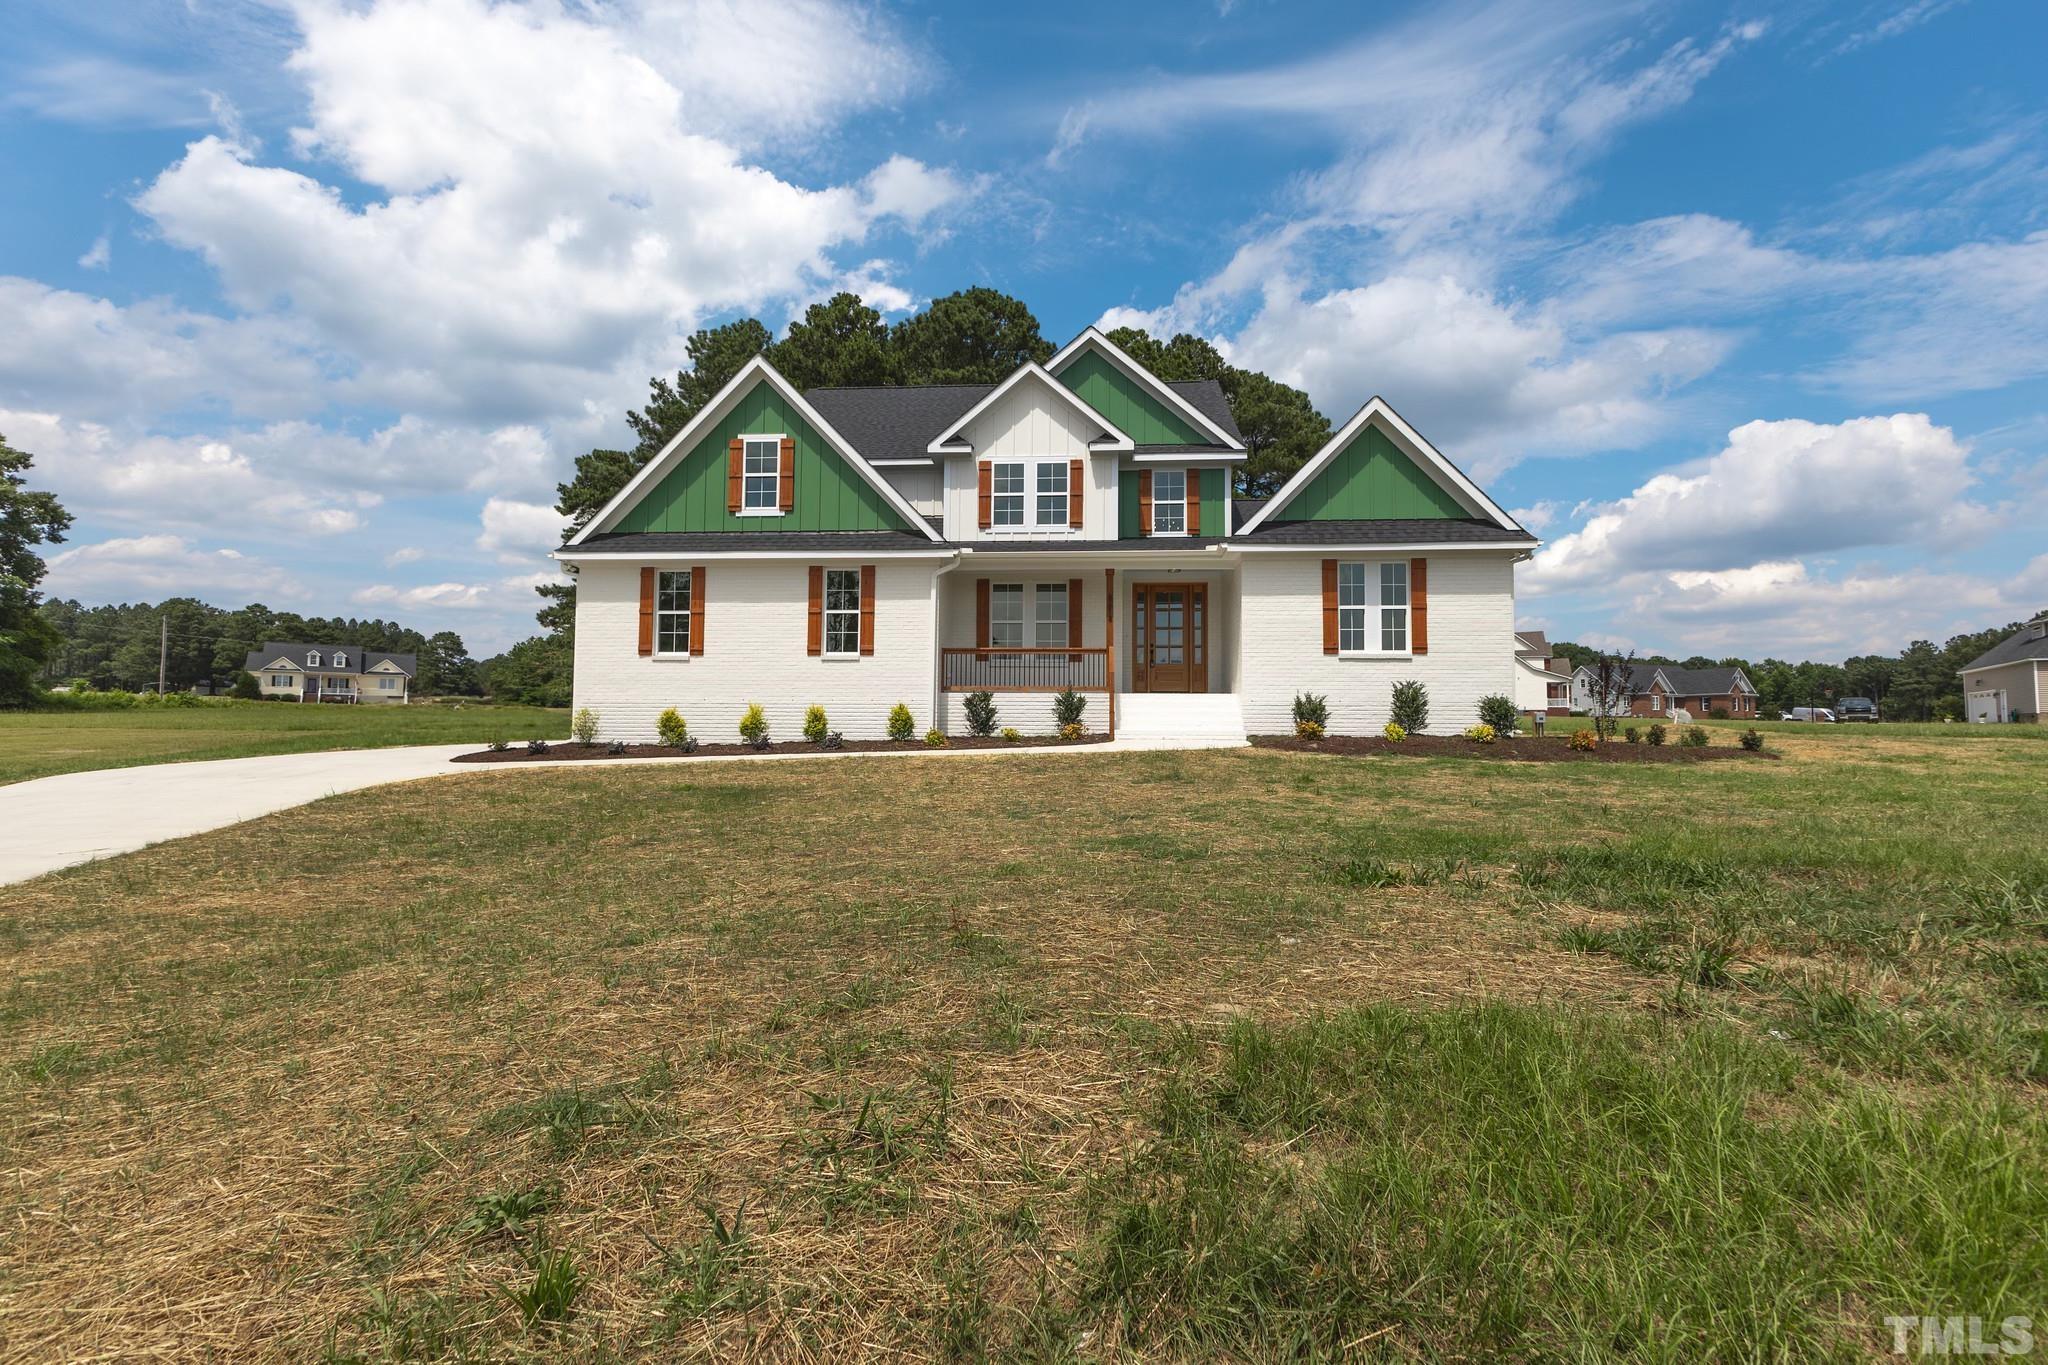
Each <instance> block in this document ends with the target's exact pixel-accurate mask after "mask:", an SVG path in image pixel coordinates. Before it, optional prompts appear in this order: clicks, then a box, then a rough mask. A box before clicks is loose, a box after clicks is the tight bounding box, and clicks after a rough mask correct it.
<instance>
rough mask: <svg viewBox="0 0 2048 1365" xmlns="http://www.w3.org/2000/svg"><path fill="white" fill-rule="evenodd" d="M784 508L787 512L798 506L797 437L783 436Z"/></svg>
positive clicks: (782, 482)
mask: <svg viewBox="0 0 2048 1365" xmlns="http://www.w3.org/2000/svg"><path fill="white" fill-rule="evenodd" d="M778 482H779V483H780V485H781V488H782V510H783V511H785V512H787V511H790V510H791V509H793V508H794V507H795V506H796V437H794V436H785V437H783V438H782V478H781V479H780V480H778Z"/></svg>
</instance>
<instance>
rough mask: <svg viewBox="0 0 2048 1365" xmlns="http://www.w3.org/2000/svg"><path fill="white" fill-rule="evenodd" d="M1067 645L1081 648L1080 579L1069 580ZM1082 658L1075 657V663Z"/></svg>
mask: <svg viewBox="0 0 2048 1365" xmlns="http://www.w3.org/2000/svg"><path fill="white" fill-rule="evenodd" d="M1067 644H1068V645H1070V646H1071V647H1073V648H1074V649H1079V648H1080V647H1081V580H1080V579H1078V578H1069V579H1068V580H1067ZM1080 657H1081V656H1080V655H1078V654H1077V655H1075V656H1074V660H1075V662H1077V663H1078V662H1079V661H1080Z"/></svg>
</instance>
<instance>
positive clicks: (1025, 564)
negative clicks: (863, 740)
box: [938, 550, 1243, 739]
mask: <svg viewBox="0 0 2048 1365" xmlns="http://www.w3.org/2000/svg"><path fill="white" fill-rule="evenodd" d="M1237 584H1238V578H1237V573H1236V570H1235V569H1234V567H1231V566H1226V565H1220V564H1218V563H1217V561H1216V557H1215V556H1214V555H1213V554H1205V553H1202V552H1190V553H1184V554H1159V555H1152V554H1147V555H1145V556H1144V557H1143V558H1142V559H1141V558H1139V557H1138V556H1136V555H1133V554H1128V553H1126V554H1117V555H1114V556H1109V555H1102V554H1090V553H1087V552H1079V551H1074V552H1059V551H1051V550H1047V551H1037V552H1023V553H1010V554H993V553H977V554H975V555H974V556H973V557H972V558H971V559H970V560H969V561H968V562H967V563H966V564H965V565H963V566H962V567H961V568H960V569H959V570H957V571H955V572H953V573H950V574H948V575H946V577H944V578H942V579H941V580H940V586H939V598H940V600H939V616H938V626H939V639H940V649H939V659H938V685H939V692H940V695H941V701H942V706H943V716H944V725H945V728H946V729H947V730H948V731H949V732H952V733H959V732H961V731H963V730H964V729H965V728H966V718H965V711H964V701H965V698H966V696H967V695H968V694H970V693H973V692H977V691H986V692H990V693H993V694H994V695H995V697H996V702H997V709H998V722H997V723H998V724H999V725H1002V726H1015V727H1016V728H1017V729H1019V730H1021V731H1023V732H1024V733H1027V734H1038V733H1048V732H1050V731H1051V730H1052V729H1054V728H1055V725H1054V720H1053V714H1052V697H1053V695H1054V694H1056V693H1059V692H1061V691H1064V690H1066V689H1068V688H1072V689H1073V690H1074V691H1077V692H1080V693H1082V694H1083V695H1085V696H1087V697H1088V699H1089V703H1088V709H1087V711H1086V713H1085V717H1084V723H1086V724H1087V725H1088V727H1089V728H1090V729H1094V730H1103V731H1107V732H1108V733H1110V734H1111V735H1119V734H1121V735H1126V736H1127V737H1138V736H1137V735H1136V734H1135V733H1134V731H1133V730H1132V729H1131V728H1130V727H1129V726H1128V725H1127V724H1126V718H1127V717H1132V718H1135V719H1141V720H1142V722H1143V724H1142V728H1143V729H1144V730H1146V731H1147V732H1150V733H1152V735H1153V737H1157V738H1162V739H1163V738H1169V737H1173V736H1175V735H1177V734H1179V733H1181V732H1182V731H1186V732H1188V733H1198V734H1201V735H1204V736H1207V735H1209V734H1210V733H1211V732H1214V733H1215V734H1217V735H1218V736H1221V735H1225V734H1227V733H1229V732H1231V731H1232V730H1233V728H1234V730H1235V733H1236V735H1237V737H1238V738H1239V739H1241V738H1242V734H1243V725H1242V720H1241V718H1238V717H1237V716H1236V712H1235V707H1234V705H1233V702H1234V693H1235V688H1236V681H1237V622H1238V585H1237ZM1207 696H1214V697H1218V698H1229V699H1230V700H1225V701H1220V702H1218V703H1217V704H1214V705H1210V706H1207V707H1202V706H1197V705H1193V704H1190V705H1188V706H1183V707H1175V706H1173V705H1171V704H1170V701H1169V699H1171V698H1174V697H1189V698H1197V697H1207ZM1133 698H1156V699H1158V700H1157V701H1155V702H1152V703H1150V704H1144V703H1139V702H1134V701H1133V700H1131V699H1133ZM1225 712H1229V713H1230V714H1229V715H1225V714H1224V713H1225ZM1140 713H1142V714H1140ZM1182 713H1185V714H1182Z"/></svg>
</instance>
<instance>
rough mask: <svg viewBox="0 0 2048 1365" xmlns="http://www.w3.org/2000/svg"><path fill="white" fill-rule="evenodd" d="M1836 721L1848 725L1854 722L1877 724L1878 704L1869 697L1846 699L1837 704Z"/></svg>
mask: <svg viewBox="0 0 2048 1365" xmlns="http://www.w3.org/2000/svg"><path fill="white" fill-rule="evenodd" d="M1835 719H1836V720H1838V721H1840V722H1842V723H1843V724H1844V725H1847V724H1848V723H1849V722H1850V721H1852V720H1861V721H1868V722H1869V723H1870V724H1872V725H1875V724H1876V723H1877V703H1876V702H1874V701H1872V700H1871V699H1870V698H1868V697H1844V698H1842V699H1841V700H1840V701H1838V702H1836V703H1835Z"/></svg>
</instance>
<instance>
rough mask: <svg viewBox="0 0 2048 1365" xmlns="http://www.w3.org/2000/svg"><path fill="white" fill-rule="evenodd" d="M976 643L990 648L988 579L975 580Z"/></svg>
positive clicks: (979, 646)
mask: <svg viewBox="0 0 2048 1365" xmlns="http://www.w3.org/2000/svg"><path fill="white" fill-rule="evenodd" d="M982 468H983V469H986V468H988V466H987V465H983V466H982ZM974 643H975V646H976V647H977V648H979V649H982V650H986V649H987V648H988V580H987V579H986V578H977V579H975V580H974ZM981 657H982V658H984V659H986V658H987V657H988V655H987V654H985V653H984V654H983V655H982V656H981Z"/></svg>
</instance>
